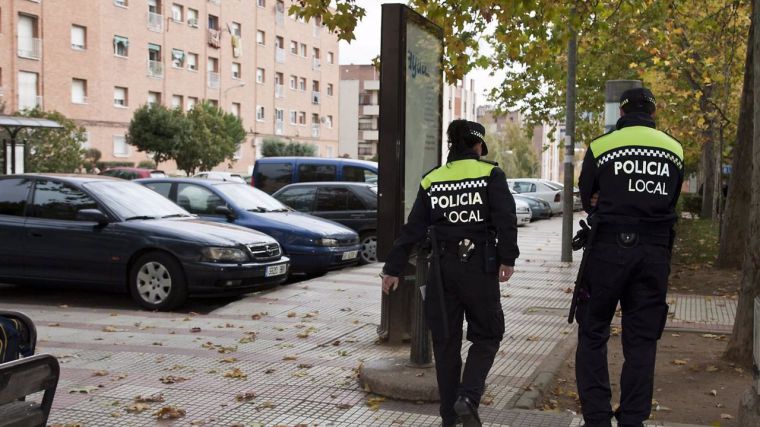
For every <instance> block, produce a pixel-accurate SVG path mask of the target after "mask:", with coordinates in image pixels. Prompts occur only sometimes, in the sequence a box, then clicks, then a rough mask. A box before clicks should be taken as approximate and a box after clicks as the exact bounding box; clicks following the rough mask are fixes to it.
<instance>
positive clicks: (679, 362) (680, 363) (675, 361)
mask: <svg viewBox="0 0 760 427" xmlns="http://www.w3.org/2000/svg"><path fill="white" fill-rule="evenodd" d="M672 363H673V364H674V365H676V366H684V365H687V364H688V363H689V362H688V361H686V360H682V359H675V360H674V361H673V362H672Z"/></svg>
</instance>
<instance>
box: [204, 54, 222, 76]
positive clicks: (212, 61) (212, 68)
mask: <svg viewBox="0 0 760 427" xmlns="http://www.w3.org/2000/svg"><path fill="white" fill-rule="evenodd" d="M206 71H208V72H210V73H218V72H219V60H218V59H216V58H214V57H212V56H209V57H208V62H207V63H206Z"/></svg>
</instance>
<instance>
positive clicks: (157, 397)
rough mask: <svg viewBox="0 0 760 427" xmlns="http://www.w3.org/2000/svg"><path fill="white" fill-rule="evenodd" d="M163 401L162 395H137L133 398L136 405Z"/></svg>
mask: <svg viewBox="0 0 760 427" xmlns="http://www.w3.org/2000/svg"><path fill="white" fill-rule="evenodd" d="M163 401H164V394H163V393H156V394H151V395H150V396H143V395H138V396H137V397H135V402H137V403H160V402H163Z"/></svg>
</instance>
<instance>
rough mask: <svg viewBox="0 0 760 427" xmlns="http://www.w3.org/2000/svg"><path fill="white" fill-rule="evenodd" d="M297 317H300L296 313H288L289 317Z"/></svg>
mask: <svg viewBox="0 0 760 427" xmlns="http://www.w3.org/2000/svg"><path fill="white" fill-rule="evenodd" d="M296 316H298V315H297V314H296V312H295V311H291V312H290V313H288V317H296Z"/></svg>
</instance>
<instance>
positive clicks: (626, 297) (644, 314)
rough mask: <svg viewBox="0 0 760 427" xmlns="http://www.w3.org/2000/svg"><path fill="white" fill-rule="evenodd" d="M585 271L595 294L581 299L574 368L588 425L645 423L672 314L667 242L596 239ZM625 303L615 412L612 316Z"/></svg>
mask: <svg viewBox="0 0 760 427" xmlns="http://www.w3.org/2000/svg"><path fill="white" fill-rule="evenodd" d="M589 256H590V258H589V259H588V261H587V264H586V271H585V272H584V279H585V283H586V285H587V286H588V288H589V292H590V295H591V296H590V298H589V299H588V300H586V301H581V302H580V303H579V304H578V311H577V312H576V320H577V322H578V325H579V329H578V349H577V352H576V356H575V372H576V380H577V382H578V394H579V395H580V399H581V406H582V409H583V418H584V420H585V422H586V424H585V425H586V426H589V427H609V426H610V425H611V418H612V416H613V415H614V416H615V417H616V418H617V420H618V425H619V426H620V427H634V426H635V427H641V426H642V423H643V422H644V420H646V419H647V418H649V414H650V412H651V409H652V393H653V386H654V367H655V366H654V364H655V355H656V353H657V340H659V339H660V337H661V335H662V331H663V328H664V327H665V321H666V319H667V314H668V305H667V303H666V294H667V284H668V275H669V274H670V250H669V249H668V247H667V245H653V244H639V245H638V246H635V247H630V248H626V247H622V246H621V245H619V244H615V243H607V242H597V243H594V246H593V247H592V251H591V253H590V254H589ZM618 301H619V302H620V305H621V307H622V315H623V318H622V327H623V331H622V341H623V342H622V343H623V355H624V357H625V361H624V363H623V371H622V375H621V379H620V388H621V396H620V407H619V409H618V410H617V412H616V413H614V414H613V412H612V408H611V406H610V399H611V398H612V393H611V391H610V378H609V372H608V368H607V341H608V339H609V337H610V322H611V321H612V318H613V316H615V311H616V309H617V305H618Z"/></svg>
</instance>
